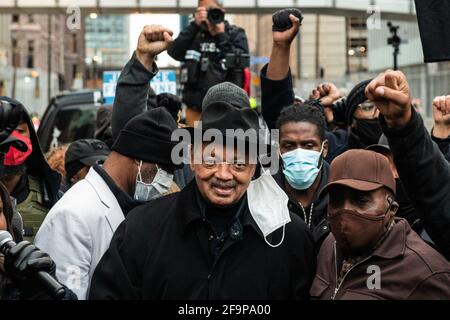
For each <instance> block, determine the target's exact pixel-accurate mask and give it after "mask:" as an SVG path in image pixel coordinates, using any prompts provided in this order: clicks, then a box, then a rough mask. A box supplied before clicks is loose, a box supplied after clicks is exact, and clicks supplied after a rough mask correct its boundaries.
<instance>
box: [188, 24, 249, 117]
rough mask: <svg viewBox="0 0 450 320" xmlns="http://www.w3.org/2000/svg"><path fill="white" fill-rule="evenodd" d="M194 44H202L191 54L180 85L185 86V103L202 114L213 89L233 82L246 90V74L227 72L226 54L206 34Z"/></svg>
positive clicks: (234, 29)
mask: <svg viewBox="0 0 450 320" xmlns="http://www.w3.org/2000/svg"><path fill="white" fill-rule="evenodd" d="M238 31H239V29H238V28H237V27H235V26H229V27H228V28H227V29H226V32H227V33H228V34H229V35H231V34H235V33H237V32H238ZM193 43H194V44H198V48H196V49H189V50H187V52H186V55H185V61H184V63H183V65H182V68H181V79H180V80H181V81H180V82H181V84H183V86H184V88H183V102H184V103H186V105H187V106H188V107H190V108H192V109H194V110H197V111H201V106H202V101H203V97H204V96H205V94H206V92H207V91H208V89H209V88H211V87H212V86H214V85H216V84H219V83H222V82H224V81H230V82H233V83H235V84H236V85H238V86H240V87H243V71H242V70H241V71H240V72H239V74H238V75H237V76H236V75H235V71H233V70H227V69H226V67H225V62H224V60H223V58H224V57H222V55H223V53H222V52H221V51H220V49H219V48H218V47H217V45H216V43H215V41H214V39H213V38H212V37H211V36H209V35H208V34H207V33H206V32H204V31H200V32H198V33H197V35H196V36H195V38H194V41H193ZM197 49H198V51H197ZM237 79H239V80H237Z"/></svg>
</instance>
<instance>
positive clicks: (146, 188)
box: [36, 108, 177, 299]
mask: <svg viewBox="0 0 450 320" xmlns="http://www.w3.org/2000/svg"><path fill="white" fill-rule="evenodd" d="M176 128H177V123H176V122H175V120H174V119H173V118H172V116H171V115H170V114H169V112H168V111H167V110H166V109H164V108H156V109H153V110H150V111H147V112H145V113H143V114H141V115H139V116H137V117H135V118H133V119H132V120H131V121H130V122H128V124H127V125H126V126H125V128H124V129H123V130H122V131H121V133H120V134H119V137H118V139H117V140H116V142H115V143H114V145H113V148H112V152H111V154H110V155H109V156H108V158H107V159H106V160H105V163H104V164H103V167H100V166H99V165H96V164H95V165H94V166H93V167H92V168H91V169H90V170H89V172H88V174H87V176H86V178H85V179H83V180H81V181H80V182H78V183H77V184H76V185H74V186H73V187H72V188H71V189H70V190H69V191H68V192H67V193H66V194H65V195H64V197H63V198H62V199H61V200H60V201H59V202H58V203H57V204H56V205H55V206H54V207H53V208H52V210H50V212H49V214H48V216H47V218H46V219H45V221H44V223H43V224H42V226H41V228H40V229H39V232H38V234H37V236H36V245H37V246H39V248H41V249H43V250H44V251H46V252H48V253H49V254H50V255H51V256H52V258H53V259H54V260H55V262H56V265H57V266H58V267H57V271H56V273H57V276H58V279H60V280H61V281H62V282H63V283H64V284H66V285H67V286H68V287H69V288H72V289H73V290H74V291H75V292H76V294H77V296H78V297H79V298H80V299H84V298H85V297H86V294H87V291H88V288H89V283H90V279H91V277H92V274H93V272H94V269H95V267H96V265H97V263H98V261H99V260H100V258H101V256H102V255H103V253H104V252H105V251H106V249H107V248H108V246H109V242H110V240H111V238H112V235H113V233H114V231H115V230H116V228H117V227H118V225H119V224H120V223H121V222H122V221H123V220H124V219H125V216H126V215H127V214H128V212H129V211H130V210H131V209H133V208H134V207H135V206H137V205H138V204H141V203H144V202H147V201H149V200H151V199H154V198H157V197H161V196H162V195H164V194H167V193H170V192H172V191H175V189H174V188H175V187H174V186H173V171H174V170H175V166H174V165H173V164H172V161H171V152H172V148H173V147H174V146H175V143H173V142H171V141H170V138H171V135H172V132H173V131H174V130H175V129H176ZM74 279H77V280H76V281H74Z"/></svg>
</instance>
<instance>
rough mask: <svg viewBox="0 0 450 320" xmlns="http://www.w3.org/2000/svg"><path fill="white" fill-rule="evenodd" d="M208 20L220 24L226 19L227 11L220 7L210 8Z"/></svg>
mask: <svg viewBox="0 0 450 320" xmlns="http://www.w3.org/2000/svg"><path fill="white" fill-rule="evenodd" d="M208 21H209V22H210V23H212V24H219V23H222V22H224V21H225V12H224V11H223V10H222V9H220V8H209V9H208Z"/></svg>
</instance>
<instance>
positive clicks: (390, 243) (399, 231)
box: [372, 218, 411, 259]
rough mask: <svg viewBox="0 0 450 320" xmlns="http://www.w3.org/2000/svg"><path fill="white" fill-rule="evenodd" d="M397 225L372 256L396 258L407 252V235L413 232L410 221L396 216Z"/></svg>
mask: <svg viewBox="0 0 450 320" xmlns="http://www.w3.org/2000/svg"><path fill="white" fill-rule="evenodd" d="M394 221H395V225H394V226H393V227H392V229H391V231H390V232H389V235H388V236H387V237H386V239H384V241H383V242H382V243H381V244H380V246H379V247H378V248H377V249H375V251H374V252H373V254H372V256H377V257H380V258H384V259H394V258H396V257H398V256H402V255H404V254H405V250H406V237H407V235H408V234H409V233H410V232H411V227H410V226H409V224H408V222H407V221H406V220H405V219H402V218H394Z"/></svg>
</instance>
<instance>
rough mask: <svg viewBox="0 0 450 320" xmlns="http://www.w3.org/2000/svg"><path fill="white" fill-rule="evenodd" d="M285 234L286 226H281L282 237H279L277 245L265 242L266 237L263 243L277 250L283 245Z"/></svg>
mask: <svg viewBox="0 0 450 320" xmlns="http://www.w3.org/2000/svg"><path fill="white" fill-rule="evenodd" d="M285 233H286V224H284V225H283V236H282V237H281V240H280V242H279V243H278V244H276V245H273V244H271V243H270V242H269V241H267V237H264V241H265V242H266V243H267V244H268V245H269V246H271V247H272V248H277V247H279V246H280V245H281V244H282V243H283V241H284V235H285Z"/></svg>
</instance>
